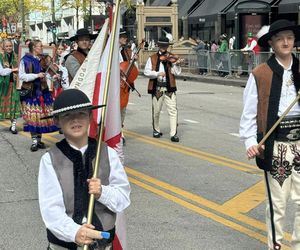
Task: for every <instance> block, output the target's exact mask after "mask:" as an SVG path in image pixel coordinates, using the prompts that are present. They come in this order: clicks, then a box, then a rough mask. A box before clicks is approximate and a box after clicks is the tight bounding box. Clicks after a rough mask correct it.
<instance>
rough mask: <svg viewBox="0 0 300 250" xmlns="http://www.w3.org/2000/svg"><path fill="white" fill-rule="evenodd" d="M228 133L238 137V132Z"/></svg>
mask: <svg viewBox="0 0 300 250" xmlns="http://www.w3.org/2000/svg"><path fill="white" fill-rule="evenodd" d="M229 134H230V135H233V136H235V137H240V134H238V133H229Z"/></svg>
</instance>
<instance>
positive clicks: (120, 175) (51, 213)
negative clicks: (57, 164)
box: [38, 145, 131, 242]
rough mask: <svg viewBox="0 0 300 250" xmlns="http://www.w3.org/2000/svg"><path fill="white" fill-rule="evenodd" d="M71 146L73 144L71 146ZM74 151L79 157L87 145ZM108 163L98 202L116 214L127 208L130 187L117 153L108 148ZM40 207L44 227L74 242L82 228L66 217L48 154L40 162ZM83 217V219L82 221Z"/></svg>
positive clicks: (60, 192) (60, 237)
mask: <svg viewBox="0 0 300 250" xmlns="http://www.w3.org/2000/svg"><path fill="white" fill-rule="evenodd" d="M71 146H72V145H71ZM72 147H73V148H74V149H76V150H80V151H81V152H82V154H84V152H85V151H86V149H87V145H86V146H84V147H82V148H80V149H78V148H76V147H74V146H72ZM108 156H109V162H110V168H111V171H110V176H109V185H107V186H104V185H102V193H101V196H100V198H99V199H98V202H100V203H102V204H104V205H105V206H106V207H108V208H109V209H110V210H111V211H113V212H115V213H117V212H121V211H123V210H124V209H125V208H127V207H128V206H129V205H130V198H129V195H130V191H131V189H130V185H129V181H128V178H127V175H126V173H125V170H124V167H123V165H122V164H121V162H120V160H119V157H118V155H117V153H116V152H115V151H114V150H113V149H112V148H110V147H108ZM38 188H39V204H40V210H41V214H42V218H43V221H44V223H45V225H46V227H47V228H48V229H49V230H50V231H51V232H52V233H53V234H54V235H55V236H56V237H58V238H59V239H60V240H63V241H66V242H75V236H76V233H77V231H78V230H79V228H80V227H81V225H79V224H77V223H75V222H74V221H73V219H72V218H71V217H69V216H68V215H67V214H66V212H65V211H66V208H65V205H64V200H63V194H62V190H61V186H60V184H59V181H58V179H57V176H56V173H55V170H54V169H53V166H52V163H51V158H50V155H49V153H45V154H44V155H43V156H42V158H41V161H40V170H39V176H38ZM85 221H86V218H84V219H83V222H85Z"/></svg>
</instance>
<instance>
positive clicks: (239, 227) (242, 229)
mask: <svg viewBox="0 0 300 250" xmlns="http://www.w3.org/2000/svg"><path fill="white" fill-rule="evenodd" d="M129 180H130V182H131V183H133V184H135V185H137V186H139V187H141V188H143V189H146V190H148V191H150V192H152V193H155V194H157V195H159V196H161V197H163V198H165V199H167V200H169V201H172V202H174V203H177V204H179V205H180V206H182V207H185V208H187V209H189V210H191V211H193V212H195V213H197V214H200V215H202V216H204V217H206V218H209V219H211V220H214V221H216V222H218V223H220V224H222V225H224V226H226V227H229V228H231V229H234V230H236V231H238V232H241V233H244V234H246V235H248V236H249V237H251V238H254V239H257V240H259V241H261V242H263V243H264V244H266V242H267V239H266V236H265V235H262V234H260V233H258V232H255V231H253V230H251V229H249V228H247V227H244V226H242V225H239V224H237V223H235V222H233V221H231V220H228V219H226V218H223V217H221V216H218V215H217V214H214V213H212V212H210V211H207V210H205V209H203V208H200V207H197V206H195V205H193V204H191V203H189V202H187V201H184V200H182V199H180V198H178V197H176V196H174V195H171V194H168V193H166V192H164V191H162V190H159V189H157V188H154V187H152V186H150V185H147V184H145V183H143V182H141V181H138V180H136V179H134V178H132V177H129ZM282 247H284V249H286V250H290V247H288V246H286V245H282Z"/></svg>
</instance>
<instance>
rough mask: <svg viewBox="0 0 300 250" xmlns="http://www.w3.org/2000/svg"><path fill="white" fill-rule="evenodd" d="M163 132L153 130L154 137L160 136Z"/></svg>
mask: <svg viewBox="0 0 300 250" xmlns="http://www.w3.org/2000/svg"><path fill="white" fill-rule="evenodd" d="M162 135H163V134H162V133H160V132H157V131H153V137H154V138H160V137H161V136H162Z"/></svg>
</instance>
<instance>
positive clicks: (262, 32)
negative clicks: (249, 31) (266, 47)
mask: <svg viewBox="0 0 300 250" xmlns="http://www.w3.org/2000/svg"><path fill="white" fill-rule="evenodd" d="M269 29H270V25H264V26H262V27H261V28H260V30H259V31H258V32H257V34H256V37H257V38H258V39H259V38H261V37H262V36H263V35H265V34H267V33H268V32H269Z"/></svg>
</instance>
